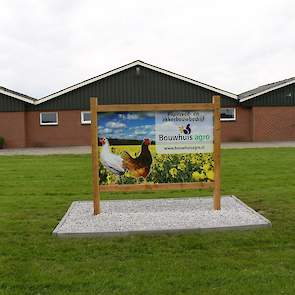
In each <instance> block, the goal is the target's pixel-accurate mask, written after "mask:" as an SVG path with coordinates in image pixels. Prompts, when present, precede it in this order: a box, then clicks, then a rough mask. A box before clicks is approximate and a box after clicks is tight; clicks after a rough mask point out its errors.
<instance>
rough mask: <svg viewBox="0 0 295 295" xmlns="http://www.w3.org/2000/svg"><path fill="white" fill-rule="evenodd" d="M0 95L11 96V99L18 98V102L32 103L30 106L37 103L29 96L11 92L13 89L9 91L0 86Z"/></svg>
mask: <svg viewBox="0 0 295 295" xmlns="http://www.w3.org/2000/svg"><path fill="white" fill-rule="evenodd" d="M0 93H2V94H4V95H7V96H10V97H13V98H16V99H18V100H21V101H24V102H27V103H30V104H34V102H35V101H37V100H36V99H35V98H33V97H30V96H28V95H25V94H22V93H19V92H16V91H14V90H11V89H8V88H5V87H2V86H0Z"/></svg>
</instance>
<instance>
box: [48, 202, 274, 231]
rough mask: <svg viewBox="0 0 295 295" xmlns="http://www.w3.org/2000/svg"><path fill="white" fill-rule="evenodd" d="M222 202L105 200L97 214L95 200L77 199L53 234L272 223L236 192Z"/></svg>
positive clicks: (188, 229)
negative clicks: (215, 206) (216, 205)
mask: <svg viewBox="0 0 295 295" xmlns="http://www.w3.org/2000/svg"><path fill="white" fill-rule="evenodd" d="M221 205H222V209H221V210H219V211H215V210H213V209H212V208H213V199H212V198H211V197H210V198H209V197H208V198H181V199H179V198H177V199H149V200H115V201H102V202H101V207H102V213H101V214H99V215H97V216H94V215H93V203H92V202H89V201H84V202H78V201H77V202H73V203H72V205H71V206H70V208H69V210H68V211H67V213H66V214H65V216H64V217H63V219H62V220H61V221H60V223H59V224H58V226H57V227H56V228H55V230H54V231H53V234H55V235H58V236H80V235H82V236H85V235H86V236H87V235H120V234H121V235H122V234H135V233H141V234H143V233H160V232H162V233H169V232H182V231H203V230H228V229H231V230H232V229H250V228H257V227H269V226H271V222H270V221H269V220H267V219H266V218H264V217H263V216H262V215H260V214H259V213H257V212H255V211H254V210H253V209H251V208H249V207H248V206H247V205H245V204H244V203H243V202H242V201H240V200H239V199H237V198H236V197H234V196H223V197H222V202H221Z"/></svg>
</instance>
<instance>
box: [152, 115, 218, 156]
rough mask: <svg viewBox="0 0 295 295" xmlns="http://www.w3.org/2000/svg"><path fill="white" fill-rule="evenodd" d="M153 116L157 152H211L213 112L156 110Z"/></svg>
mask: <svg viewBox="0 0 295 295" xmlns="http://www.w3.org/2000/svg"><path fill="white" fill-rule="evenodd" d="M155 118H156V121H155V129H156V151H157V153H159V154H184V153H212V152H213V112H210V111H203V112H201V111H191V112H190V111H175V112H157V113H155Z"/></svg>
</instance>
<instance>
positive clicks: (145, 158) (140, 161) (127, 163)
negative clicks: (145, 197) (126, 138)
mask: <svg viewBox="0 0 295 295" xmlns="http://www.w3.org/2000/svg"><path fill="white" fill-rule="evenodd" d="M150 144H151V141H150V139H148V138H145V139H144V140H143V142H142V145H141V151H140V154H139V156H138V157H135V158H133V157H132V156H131V155H130V154H129V153H128V152H126V151H124V152H123V153H122V158H123V168H124V169H127V170H128V171H129V173H130V174H131V175H132V176H133V177H135V178H137V182H138V180H139V178H140V177H143V178H144V180H145V182H146V178H147V177H148V175H149V172H150V168H151V165H152V161H153V159H152V155H151V152H150V150H149V145H150Z"/></svg>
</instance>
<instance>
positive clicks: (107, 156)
mask: <svg viewBox="0 0 295 295" xmlns="http://www.w3.org/2000/svg"><path fill="white" fill-rule="evenodd" d="M99 142H100V143H101V145H102V148H101V152H100V162H101V163H102V165H103V166H104V167H105V168H106V169H107V170H109V171H111V172H112V173H114V174H116V175H118V176H121V175H123V174H124V173H125V169H124V168H123V159H122V158H121V156H119V155H116V154H114V153H112V152H111V151H110V144H109V141H108V140H107V139H106V138H102V139H100V140H99Z"/></svg>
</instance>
